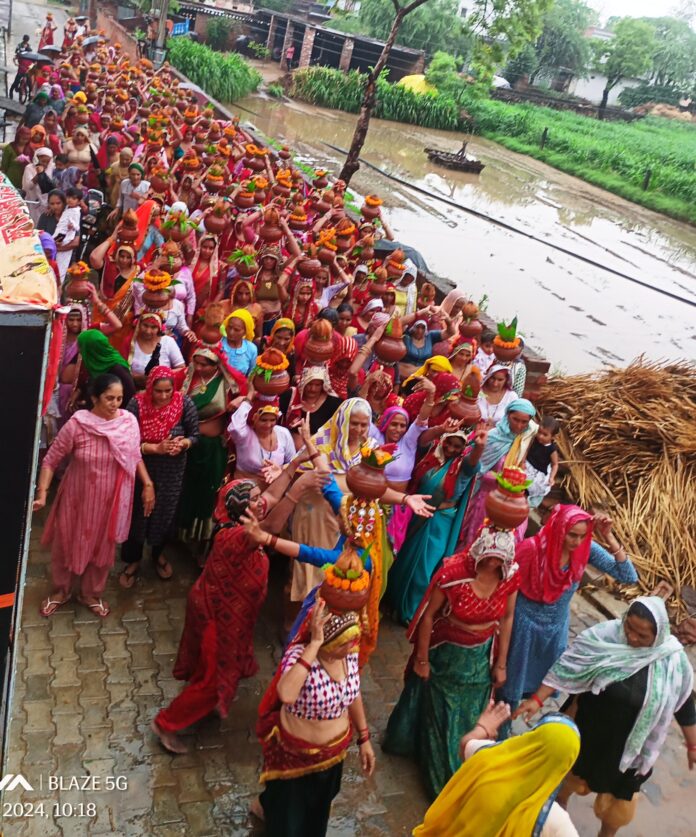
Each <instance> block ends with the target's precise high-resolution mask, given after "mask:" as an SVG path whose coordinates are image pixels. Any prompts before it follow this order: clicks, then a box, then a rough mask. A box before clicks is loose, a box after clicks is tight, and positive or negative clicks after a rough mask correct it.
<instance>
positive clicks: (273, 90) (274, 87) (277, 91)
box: [266, 84, 285, 99]
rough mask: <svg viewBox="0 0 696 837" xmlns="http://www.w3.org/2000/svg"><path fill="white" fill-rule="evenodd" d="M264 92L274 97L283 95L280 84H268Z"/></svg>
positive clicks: (280, 97)
mask: <svg viewBox="0 0 696 837" xmlns="http://www.w3.org/2000/svg"><path fill="white" fill-rule="evenodd" d="M266 93H268V95H269V96H273V98H274V99H282V97H283V96H284V95H285V91H284V90H283V85H282V84H269V85H268V87H267V88H266Z"/></svg>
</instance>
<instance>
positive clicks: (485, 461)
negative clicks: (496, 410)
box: [480, 398, 539, 474]
mask: <svg viewBox="0 0 696 837" xmlns="http://www.w3.org/2000/svg"><path fill="white" fill-rule="evenodd" d="M510 413H525V414H526V415H528V416H534V415H535V414H536V408H535V406H534V404H532V402H531V401H528V400H527V399H526V398H516V399H515V400H514V401H511V402H510V403H509V404H508V406H507V408H506V410H505V415H504V416H503V418H501V419H500V421H499V422H498V423H497V424H496V426H495V427H494V428H493V430H491V432H490V433H489V434H488V438H487V439H486V447H485V448H484V449H483V453H482V454H481V461H480V465H481V473H482V474H485V473H486V472H487V471H490V470H491V468H492V467H493V466H494V465H495V464H496V462H498V460H499V459H500V458H501V457H503V456H506V459H505V464H506V465H519V464H520V462H521V461H522V458H523V456H524V454H525V453H526V450H527V447H528V446H529V443H530V442H531V440H532V439H533V438H534V436H535V435H536V432H537V430H538V429H539V428H538V425H537V424H536V422H534V421H531V420H530V422H529V425H528V426H527V429H526V430H525V431H523V432H522V433H519V434H517V433H513V432H512V430H511V429H510V423H509V422H508V416H509V415H510Z"/></svg>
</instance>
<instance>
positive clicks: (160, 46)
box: [152, 0, 169, 67]
mask: <svg viewBox="0 0 696 837" xmlns="http://www.w3.org/2000/svg"><path fill="white" fill-rule="evenodd" d="M168 14H169V0H160V8H159V25H158V27H157V46H156V47H155V54H154V55H153V56H152V60H153V63H154V65H155V66H156V67H161V66H162V64H163V63H164V57H165V55H166V52H165V49H164V44H165V42H166V40H167V15H168Z"/></svg>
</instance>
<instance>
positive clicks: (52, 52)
mask: <svg viewBox="0 0 696 837" xmlns="http://www.w3.org/2000/svg"><path fill="white" fill-rule="evenodd" d="M39 52H41V53H43V54H44V55H49V56H51V57H53V58H55V56H56V55H60V54H61V52H62V49H61V48H60V47H59V46H56V45H55V44H47V45H46V46H42V47H39Z"/></svg>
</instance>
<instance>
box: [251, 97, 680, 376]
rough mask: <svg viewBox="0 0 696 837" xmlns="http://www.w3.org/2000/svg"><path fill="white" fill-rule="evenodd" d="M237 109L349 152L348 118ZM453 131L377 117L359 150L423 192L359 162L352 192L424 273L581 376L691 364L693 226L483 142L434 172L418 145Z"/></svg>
mask: <svg viewBox="0 0 696 837" xmlns="http://www.w3.org/2000/svg"><path fill="white" fill-rule="evenodd" d="M240 104H241V105H242V106H243V107H244V108H247V109H248V110H249V111H253V113H249V112H246V111H242V112H241V114H242V117H243V118H246V119H248V120H249V121H250V122H251V123H252V124H254V125H255V126H256V127H257V128H259V129H260V130H261V131H263V132H264V133H266V134H268V135H269V136H272V137H276V138H278V139H281V140H286V141H287V142H288V143H289V144H290V145H292V146H293V147H294V148H295V149H297V150H298V151H299V152H300V155H301V158H302V159H304V160H306V161H308V162H312V163H315V162H316V163H320V164H322V165H326V166H327V167H328V168H330V169H331V170H332V171H334V172H338V170H339V169H340V162H341V161H342V157H341V154H340V153H338V152H336V151H334V150H332V149H331V148H330V147H329V145H327V143H328V144H330V145H333V146H336V147H339V148H347V147H348V145H349V143H350V138H351V135H352V132H353V126H354V122H355V116H353V115H351V114H345V113H341V112H339V111H330V110H324V109H322V108H315V107H312V106H310V105H305V104H303V103H300V102H289V103H288V102H283V103H281V102H277V101H274V100H271V99H266V98H263V97H260V96H254V97H252V98H249V99H246V100H244V101H242V102H241V103H240ZM462 138H463V137H462V136H461V135H458V134H451V133H447V132H444V131H433V130H430V129H427V130H426V129H423V128H418V127H415V126H411V125H402V124H397V123H394V122H384V121H381V120H373V123H372V125H371V128H370V133H369V135H368V140H367V143H366V145H365V148H364V150H363V158H364V159H365V160H367V161H369V162H370V163H372V164H374V165H375V166H377V167H378V168H379V169H381V170H382V171H383V172H384V173H385V174H386V175H391V176H394V177H397V178H400V179H401V180H403V181H407V183H409V184H413V185H415V186H418V187H420V188H422V189H425V190H426V191H427V192H428V194H426V195H424V194H421V193H418V192H416V191H415V190H413V189H411V188H410V187H409V186H407V185H404V184H402V183H398V182H396V181H394V180H392V179H390V178H389V177H387V176H385V175H384V174H381V173H379V172H376V171H374V170H372V169H369V168H367V167H364V166H363V167H362V169H361V170H360V171H359V172H358V174H357V175H356V176H355V177H354V179H353V182H352V186H353V188H354V189H355V190H356V191H358V192H360V193H367V192H369V191H373V192H378V193H379V194H380V196H381V197H382V198H383V199H384V201H385V206H386V207H387V208H388V210H389V219H390V222H391V224H392V227H393V228H394V232H395V234H396V236H397V238H399V239H401V240H403V241H404V242H405V243H408V244H410V245H412V246H414V247H416V248H417V249H418V250H419V251H420V252H421V253H422V255H423V257H424V258H425V260H426V262H427V263H428V266H429V268H430V270H431V271H433V272H434V273H436V274H438V275H439V276H442V277H446V278H448V279H450V280H452V281H453V282H454V283H455V284H456V285H457V286H458V287H460V288H462V289H464V290H466V291H468V292H470V293H471V295H472V297H473V298H474V299H478V298H479V297H480V296H482V295H483V294H484V293H485V294H488V296H489V298H490V306H489V313H490V314H491V315H492V316H495V317H500V318H504V319H506V320H507V319H510V318H512V317H513V316H514V315H515V314H517V315H518V316H519V319H520V327H521V332H522V333H523V334H524V336H525V338H526V340H527V342H528V343H529V344H530V345H531V346H533V347H534V348H535V349H537V350H538V351H540V352H541V353H543V354H545V355H546V357H548V358H549V359H550V360H551V362H552V368H554V369H556V370H562V371H565V372H583V371H590V370H593V369H599V368H602V367H605V366H607V365H619V366H621V365H625V364H626V363H629V362H630V361H631V360H632V359H633V358H635V357H637V356H638V355H640V354H643V353H644V354H645V355H646V356H647V357H649V358H652V359H667V358H669V359H676V358H688V359H690V360H696V310H695V309H694V307H693V304H694V303H696V229H694V228H693V227H689V226H687V225H686V224H681V223H679V222H677V221H672V220H670V219H669V218H666V217H663V216H661V215H657V214H655V213H652V212H650V211H648V210H645V209H642V208H641V207H639V206H636V205H635V204H631V203H628V202H626V201H624V200H622V199H621V198H618V197H615V196H614V195H611V194H610V193H608V192H604V191H603V190H601V189H596V188H595V187H593V186H591V185H589V184H587V183H584V182H583V181H581V180H577V179H575V178H572V177H569V176H567V175H565V174H563V173H561V172H559V171H556V170H555V169H551V168H549V167H548V166H545V165H544V164H542V163H538V162H536V161H535V160H531V159H529V158H527V157H523V156H520V155H517V154H514V153H512V152H510V151H507V150H506V149H504V148H502V147H501V146H499V145H496V144H495V143H492V142H489V141H487V140H483V139H480V138H474V139H473V140H472V142H471V143H470V145H469V153H471V154H473V155H475V156H476V157H478V158H479V159H481V160H482V161H483V162H485V163H486V168H485V169H484V171H483V172H482V174H481V175H467V174H461V173H457V172H451V171H448V170H447V169H444V168H440V167H438V166H435V165H433V164H432V163H430V162H429V161H428V159H427V157H426V156H425V154H424V153H423V148H424V147H426V146H436V147H439V148H442V149H445V150H449V151H456V150H458V149H459V146H460V143H461V139H462ZM440 198H444V199H446V200H447V201H449V202H450V203H445V202H443V201H442V200H440ZM452 203H454V204H458V205H459V206H461V207H463V208H457V207H455V206H452V205H451V204H452ZM466 209H474V210H476V211H478V212H482V213H485V214H486V215H489V216H491V218H493V219H496V220H500V221H503V222H505V223H506V224H509V225H511V226H513V227H515V228H517V229H519V230H520V231H522V232H524V233H526V234H531V235H534V236H535V237H536V238H538V239H541V241H533V240H530V239H529V238H527V237H526V236H525V235H520V234H518V233H516V232H513V231H510V230H506V229H503V228H502V227H500V226H498V225H496V224H494V223H490V222H488V221H486V220H483V219H481V218H477V217H475V216H474V215H471V214H470V213H468V212H467V211H466ZM546 242H548V243H552V244H555V245H558V246H560V247H563V248H565V249H567V250H570V251H572V252H573V253H577V254H578V255H581V256H582V257H584V258H587V259H590V260H591V261H593V262H596V263H597V265H596V266H595V265H593V264H588V263H586V262H584V261H581V260H580V259H577V258H574V257H573V256H571V255H566V254H564V253H561V252H558V251H557V250H555V249H553V248H552V247H549V246H547V245H546ZM604 266H606V267H611V268H613V269H614V270H617V271H620V272H621V273H624V274H626V275H628V276H630V277H635V278H636V279H638V280H640V281H641V282H644V283H647V284H649V285H651V286H653V287H654V288H655V290H653V289H651V288H646V287H641V286H640V285H637V284H635V283H633V282H630V281H628V280H626V279H623V278H621V277H619V276H615V275H613V274H612V273H609V272H608V271H606V270H604V269H603V267H604ZM660 291H667V292H669V293H672V294H675V295H677V296H679V297H681V298H683V299H684V300H686V301H688V302H690V303H691V305H690V304H687V302H682V301H679V300H676V299H672V298H669V297H667V296H665V295H664V294H663V293H660Z"/></svg>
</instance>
